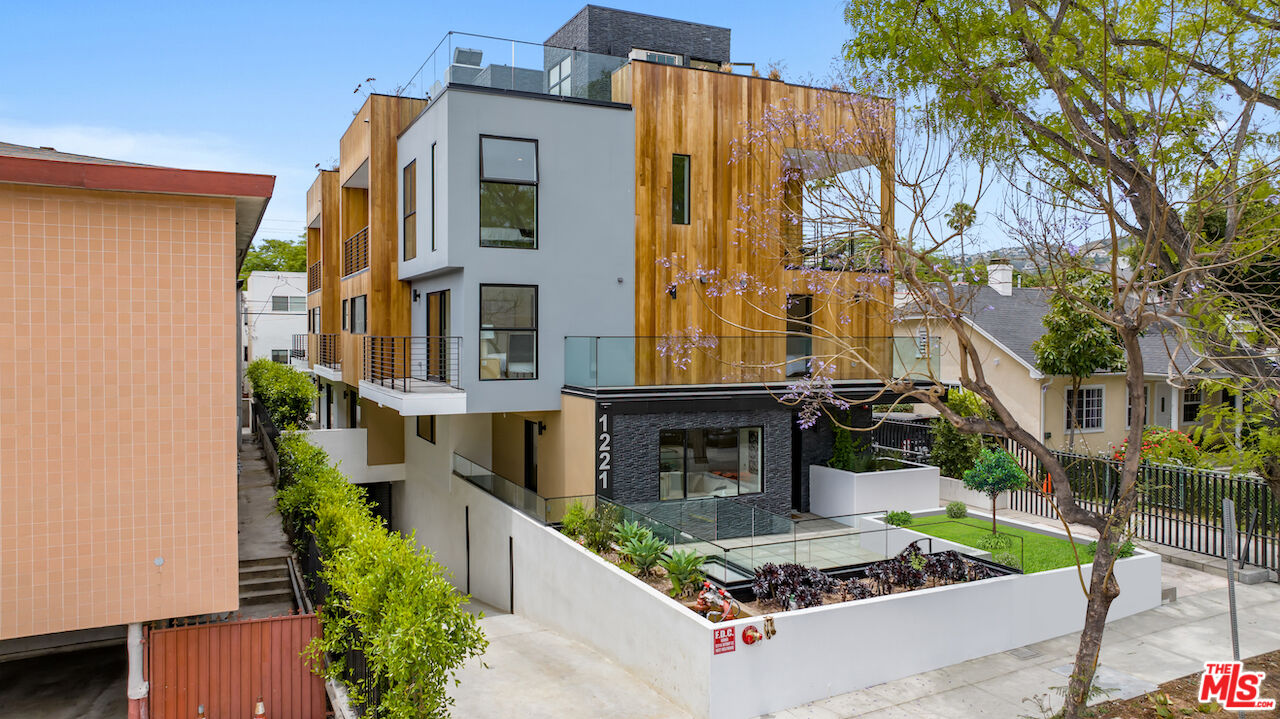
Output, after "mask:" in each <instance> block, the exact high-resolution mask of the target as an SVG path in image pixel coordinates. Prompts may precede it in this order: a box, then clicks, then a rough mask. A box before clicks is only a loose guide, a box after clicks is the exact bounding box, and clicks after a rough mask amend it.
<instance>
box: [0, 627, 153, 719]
mask: <svg viewBox="0 0 1280 719" xmlns="http://www.w3.org/2000/svg"><path fill="white" fill-rule="evenodd" d="M127 673H128V667H127V666H126V658H125V651H124V646H123V645H121V646H115V647H104V648H100V649H87V650H84V651H78V652H67V653H65V654H52V655H49V656H43V657H36V658H34V659H19V660H17V661H11V662H3V663H0V717H6V718H7V717H15V718H16V717H23V719H28V718H29V719H84V718H85V717H124V716H126V715H127V714H128V711H129V701H128V698H127V697H126V696H125V678H126V674H127Z"/></svg>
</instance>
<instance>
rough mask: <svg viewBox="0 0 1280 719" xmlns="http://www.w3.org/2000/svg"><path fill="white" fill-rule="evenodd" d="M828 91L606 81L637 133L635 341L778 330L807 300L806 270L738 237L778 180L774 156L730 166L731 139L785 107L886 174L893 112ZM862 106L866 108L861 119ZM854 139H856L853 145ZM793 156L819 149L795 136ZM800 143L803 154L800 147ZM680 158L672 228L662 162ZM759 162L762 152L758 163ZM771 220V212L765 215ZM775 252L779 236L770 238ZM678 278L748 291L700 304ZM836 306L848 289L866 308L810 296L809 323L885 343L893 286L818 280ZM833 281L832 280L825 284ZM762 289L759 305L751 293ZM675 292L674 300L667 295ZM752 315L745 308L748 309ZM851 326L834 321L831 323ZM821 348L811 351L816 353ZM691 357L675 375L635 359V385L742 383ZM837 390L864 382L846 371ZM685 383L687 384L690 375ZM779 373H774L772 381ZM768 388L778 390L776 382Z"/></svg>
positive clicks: (648, 73)
mask: <svg viewBox="0 0 1280 719" xmlns="http://www.w3.org/2000/svg"><path fill="white" fill-rule="evenodd" d="M841 97H843V96H841V95H839V94H837V93H834V92H832V91H830V90H821V89H816V88H808V87H799V86H795V85H788V84H786V83H782V82H778V81H773V80H767V79H764V78H755V77H745V76H741V75H731V74H727V73H720V72H709V71H701V70H695V69H691V68H685V67H673V66H668V65H659V64H655V63H647V62H632V63H630V64H629V65H627V66H626V67H624V68H623V69H622V70H620V71H619V72H618V73H617V74H616V75H615V99H616V100H619V101H624V102H630V103H631V104H632V106H633V108H634V112H635V125H636V335H637V336H638V337H664V336H669V335H678V334H683V333H686V332H689V331H692V330H695V329H696V330H698V331H700V332H702V333H704V334H710V335H719V336H729V337H732V336H741V335H752V334H754V333H755V332H760V331H763V332H778V333H781V332H783V331H784V330H785V310H784V309H783V308H784V307H785V302H786V297H785V295H786V294H789V293H812V290H811V288H810V286H811V285H812V284H813V282H812V279H813V277H812V274H813V271H800V270H788V269H786V267H785V263H784V262H783V257H782V255H783V253H782V252H780V251H774V252H767V251H761V250H760V248H759V247H758V246H753V243H752V242H749V241H746V240H745V239H744V238H743V235H742V231H741V229H740V228H743V227H745V226H746V224H747V218H748V217H749V216H750V214H751V205H752V203H759V202H761V201H762V200H760V199H753V198H758V197H760V195H761V194H768V193H769V192H770V190H769V188H771V187H772V186H773V185H774V183H776V182H778V181H779V179H780V178H781V176H782V171H783V167H782V162H781V158H780V157H779V156H777V155H778V153H776V152H775V153H772V155H773V156H765V157H762V156H754V157H752V158H751V159H750V160H749V161H748V160H742V159H740V160H738V161H734V160H733V152H734V150H733V144H734V140H735V139H742V138H745V136H746V133H747V132H748V130H747V127H746V125H748V124H753V123H759V122H760V121H761V120H762V119H763V118H764V117H765V113H766V112H767V110H768V108H770V107H773V106H777V105H779V103H784V102H786V103H791V104H792V105H794V106H795V107H796V108H797V109H799V110H801V111H803V112H807V113H814V114H815V115H816V116H817V117H818V118H820V123H819V126H820V128H821V129H822V131H824V132H836V131H839V130H842V129H844V130H848V131H850V132H851V133H852V134H854V135H855V136H861V137H867V138H869V139H868V140H867V141H866V143H865V145H866V153H865V154H866V155H867V156H868V157H874V158H879V159H880V161H881V162H882V164H883V165H884V166H885V167H889V168H891V167H892V156H891V149H890V148H891V147H892V137H893V127H892V122H893V121H892V105H891V103H890V102H889V101H887V100H874V99H867V100H866V101H865V104H863V103H857V102H853V103H851V102H848V101H839V99H840V98H841ZM863 107H866V109H860V108H863ZM859 133H861V134H859ZM796 142H797V143H798V144H799V145H801V147H800V148H799V149H814V148H815V147H817V146H818V145H819V144H820V143H818V141H817V140H809V139H806V138H804V137H801V138H799V139H798V140H796ZM806 144H809V145H812V146H811V147H807V148H806V147H805V145H806ZM673 154H682V155H689V156H690V158H691V162H692V172H691V175H692V188H691V192H690V202H691V221H690V223H689V224H687V225H683V224H673V223H672V221H671V216H670V213H671V187H672V177H671V167H672V165H671V156H672V155H673ZM761 154H765V153H761ZM881 177H882V188H881V213H882V217H884V218H885V219H886V220H887V221H889V222H891V212H892V170H891V169H890V170H889V171H888V172H882V173H881ZM775 214H776V213H775ZM778 234H779V237H778V242H777V244H778V245H779V246H780V245H781V244H782V240H783V233H782V231H781V229H779V232H778ZM681 270H683V271H684V272H685V273H688V272H692V271H694V270H701V271H705V272H709V273H712V276H714V277H720V278H732V277H736V276H739V275H740V274H745V275H747V276H749V277H751V278H755V280H753V284H752V287H753V291H752V292H751V293H748V295H744V294H738V293H734V292H728V293H722V294H721V296H710V294H711V293H708V292H706V291H704V290H703V288H702V287H700V286H699V283H698V282H696V281H694V282H688V281H683V280H682V278H681V276H680V271H681ZM822 274H823V275H825V276H827V278H826V279H824V280H823V282H827V281H830V282H834V283H835V285H834V286H836V287H840V288H842V291H843V292H844V293H845V296H846V297H847V296H849V295H852V294H853V291H854V290H862V291H864V292H865V293H866V295H867V297H868V301H867V302H864V303H860V304H859V305H857V306H855V307H853V308H852V309H850V307H849V306H848V305H847V304H845V303H841V304H842V307H841V308H840V309H839V310H836V309H835V308H834V307H833V306H832V305H831V304H827V303H824V301H823V298H822V297H821V296H819V297H815V302H814V306H815V307H817V308H819V309H818V311H817V314H816V315H815V318H814V323H815V324H817V325H819V327H821V328H822V329H823V330H826V331H828V332H830V333H831V334H832V335H835V336H839V337H873V338H884V337H889V336H891V335H892V331H891V329H890V325H889V323H888V317H887V313H886V312H885V309H886V308H887V307H890V306H891V305H892V302H891V297H892V286H891V284H890V283H888V282H887V281H885V280H883V279H882V277H881V276H864V275H862V274H861V273H856V272H835V273H831V272H827V273H822ZM832 275H835V276H834V277H831V276H832ZM757 282H758V284H759V285H761V286H764V287H767V288H769V289H768V291H767V292H766V293H765V296H757V295H755V294H754V287H755V286H756V283H757ZM673 285H674V287H675V295H676V296H675V297H674V298H673V297H671V296H670V294H669V290H670V289H671V287H672V286H673ZM752 305H755V306H754V307H753V306H752ZM850 313H852V316H845V317H842V316H841V315H849V314H850ZM741 344H742V360H743V361H745V362H748V363H755V364H773V363H778V362H779V361H780V360H782V359H783V358H784V357H785V345H784V340H783V339H782V338H781V337H780V336H779V337H775V338H774V339H773V340H770V339H766V338H756V339H753V340H752V341H750V342H743V343H741ZM821 350H822V348H820V347H819V348H815V353H818V352H821ZM873 352H875V353H878V354H877V356H878V357H883V359H884V361H888V358H889V353H888V352H889V343H888V342H886V341H880V342H877V343H876V345H875V347H873ZM717 364H718V363H717V362H714V361H705V360H704V359H703V358H700V357H697V356H695V357H694V358H693V360H692V362H691V363H690V364H689V365H688V366H687V367H682V368H677V367H675V366H673V365H672V363H671V361H670V360H669V359H667V358H664V357H662V356H661V352H660V351H652V350H651V351H647V352H646V351H641V348H640V347H638V348H637V367H636V377H637V381H638V382H663V381H672V380H675V379H676V378H677V377H681V378H683V381H685V382H689V381H697V382H717V381H741V380H742V379H746V378H739V379H737V380H735V378H733V377H725V376H724V374H725V367H724V366H722V365H721V366H717ZM842 372H843V374H841V375H840V376H839V377H837V378H838V379H858V378H863V377H867V376H869V373H867V372H865V371H858V370H855V369H850V368H848V367H846V368H845V369H844V370H842ZM691 374H692V375H693V377H692V378H691V377H690V375H691ZM780 374H785V373H780ZM777 379H783V377H782V376H779V377H778V378H777Z"/></svg>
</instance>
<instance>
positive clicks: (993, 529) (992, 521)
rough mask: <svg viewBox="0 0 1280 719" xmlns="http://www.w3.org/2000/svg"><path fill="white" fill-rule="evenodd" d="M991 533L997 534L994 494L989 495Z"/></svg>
mask: <svg viewBox="0 0 1280 719" xmlns="http://www.w3.org/2000/svg"><path fill="white" fill-rule="evenodd" d="M991 533H992V534H998V533H999V532H997V531H996V495H994V494H993V495H991Z"/></svg>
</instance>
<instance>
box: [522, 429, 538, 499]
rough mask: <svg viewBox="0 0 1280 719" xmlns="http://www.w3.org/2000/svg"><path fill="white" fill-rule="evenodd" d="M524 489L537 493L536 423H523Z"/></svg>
mask: <svg viewBox="0 0 1280 719" xmlns="http://www.w3.org/2000/svg"><path fill="white" fill-rule="evenodd" d="M524 487H525V489H527V490H529V491H531V492H537V491H538V423H537V422H531V421H529V420H527V419H526V420H525V421H524Z"/></svg>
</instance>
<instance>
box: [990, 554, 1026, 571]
mask: <svg viewBox="0 0 1280 719" xmlns="http://www.w3.org/2000/svg"><path fill="white" fill-rule="evenodd" d="M991 561H993V562H995V563H996V564H1003V565H1004V566H1006V567H1012V568H1014V569H1022V562H1021V561H1019V560H1018V555H1016V554H1014V553H1013V552H996V553H995V554H992V555H991Z"/></svg>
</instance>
